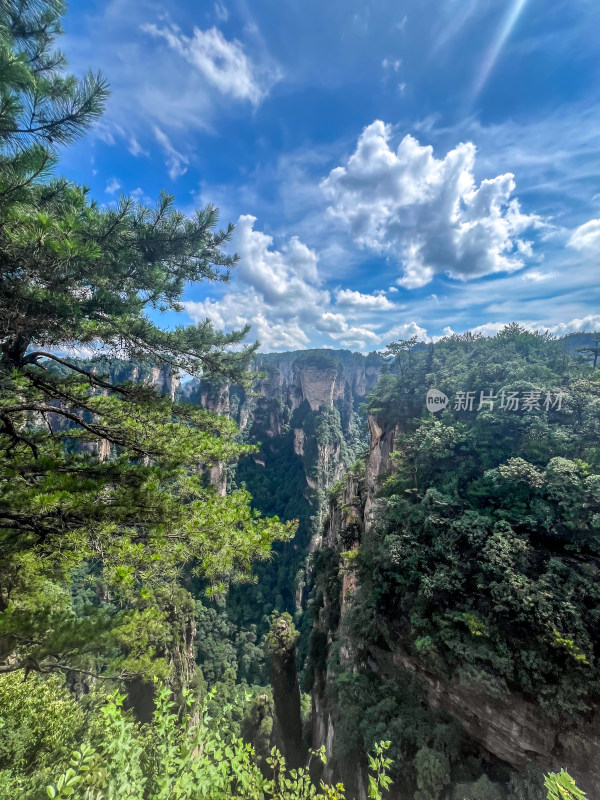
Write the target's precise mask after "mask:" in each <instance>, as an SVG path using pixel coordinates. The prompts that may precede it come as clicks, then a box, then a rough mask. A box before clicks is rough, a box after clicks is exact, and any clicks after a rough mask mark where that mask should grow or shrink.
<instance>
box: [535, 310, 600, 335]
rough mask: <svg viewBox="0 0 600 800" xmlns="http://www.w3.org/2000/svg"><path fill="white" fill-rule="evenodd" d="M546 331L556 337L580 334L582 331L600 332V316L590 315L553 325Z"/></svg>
mask: <svg viewBox="0 0 600 800" xmlns="http://www.w3.org/2000/svg"><path fill="white" fill-rule="evenodd" d="M546 330H548V331H550V333H553V334H555V335H556V336H564V335H565V334H566V333H579V332H580V331H598V330H600V314H588V315H587V316H585V317H581V318H576V319H572V320H570V321H569V322H559V323H558V324H557V325H551V326H550V327H549V328H546Z"/></svg>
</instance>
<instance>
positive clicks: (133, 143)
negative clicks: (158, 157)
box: [128, 136, 148, 158]
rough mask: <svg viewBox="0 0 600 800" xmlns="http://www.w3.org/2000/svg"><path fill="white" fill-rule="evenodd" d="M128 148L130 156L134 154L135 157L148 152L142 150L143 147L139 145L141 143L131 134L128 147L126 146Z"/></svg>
mask: <svg viewBox="0 0 600 800" xmlns="http://www.w3.org/2000/svg"><path fill="white" fill-rule="evenodd" d="M128 150H129V152H130V153H131V155H132V156H135V158H137V157H138V156H147V155H148V152H147V151H146V150H144V148H143V147H142V146H141V144H140V143H139V142H138V140H137V139H136V138H135V136H132V137H131V138H130V139H129V148H128Z"/></svg>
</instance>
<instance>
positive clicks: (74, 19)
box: [61, 0, 600, 351]
mask: <svg viewBox="0 0 600 800" xmlns="http://www.w3.org/2000/svg"><path fill="white" fill-rule="evenodd" d="M64 27H65V32H66V34H65V36H64V37H63V40H62V42H61V47H62V49H63V50H64V52H65V53H66V55H67V57H68V59H69V62H70V65H71V68H72V69H73V71H74V72H76V73H77V74H83V73H84V72H85V71H86V70H87V69H88V68H92V69H94V70H98V69H99V70H101V71H102V72H103V73H104V75H105V76H106V77H107V79H108V81H109V82H110V84H111V88H112V97H111V99H110V101H109V103H108V107H107V111H106V114H105V116H104V118H103V120H102V122H101V123H100V124H99V125H98V126H97V127H96V128H95V129H94V130H93V131H92V132H91V133H89V134H88V135H87V136H86V137H85V139H83V140H82V141H80V142H78V143H77V144H76V145H75V146H73V147H71V148H69V149H68V150H66V151H65V152H64V154H63V158H62V169H63V171H64V172H65V173H66V174H67V175H68V176H69V177H71V178H73V179H74V180H77V181H79V182H82V183H85V184H87V185H88V186H90V187H91V188H92V190H93V194H94V196H95V197H97V198H98V200H100V201H101V202H104V203H107V204H108V203H112V202H115V201H116V200H117V199H118V197H119V195H120V194H121V193H126V194H132V193H133V194H134V195H136V196H138V197H139V198H140V199H142V200H144V199H145V200H146V201H147V202H154V201H155V199H156V197H157V195H158V193H159V191H160V190H161V189H163V188H164V189H166V190H167V191H169V192H171V193H173V194H174V195H175V196H176V200H177V204H178V206H179V207H180V208H182V209H183V210H185V211H187V212H190V213H191V212H192V211H193V210H194V208H197V207H200V206H202V205H204V204H205V203H207V202H211V203H213V204H215V205H217V206H218V207H219V208H220V210H221V221H222V222H223V223H225V222H228V221H232V222H234V223H236V232H235V235H234V241H233V245H232V246H233V248H234V249H235V250H236V252H237V253H238V254H239V256H240V261H239V265H238V267H237V268H236V270H235V273H234V276H233V278H232V281H231V282H230V283H229V284H228V285H225V286H223V285H202V286H190V287H189V288H188V290H187V293H186V297H185V300H186V303H185V308H186V311H185V314H182V315H181V321H182V322H189V321H194V320H202V319H205V318H206V317H209V318H210V319H212V320H213V321H214V322H215V324H216V325H217V326H219V327H222V328H225V329H228V330H230V329H232V328H237V327H240V326H241V325H243V324H244V323H246V322H249V323H250V324H251V325H252V329H253V330H252V334H251V336H253V338H259V339H260V340H261V341H262V343H263V350H267V351H268V350H287V349H299V348H305V347H311V346H316V347H348V348H350V349H353V350H362V351H368V350H374V349H380V348H382V347H384V346H385V345H386V344H387V343H388V342H390V341H392V340H394V339H398V338H408V337H409V336H410V335H413V334H417V335H418V336H419V338H422V339H428V338H432V337H437V336H441V335H444V333H448V332H450V331H456V332H462V331H465V330H467V329H471V330H480V331H482V332H484V333H493V332H495V331H496V330H497V329H498V328H499V327H501V326H502V325H503V324H506V323H508V322H511V321H513V320H517V321H519V322H521V323H523V324H525V325H527V326H529V327H531V328H538V329H541V328H544V329H549V330H551V331H552V332H554V333H557V334H561V333H566V332H570V331H577V330H594V329H598V328H600V302H599V301H600V281H598V279H597V275H598V272H599V270H598V253H599V252H600V102H599V101H600V96H599V94H600V53H599V50H598V44H597V38H598V37H597V33H598V31H600V4H598V3H597V2H596V1H595V0H568V2H563V0H553V1H552V3H548V2H542V0H419V2H417V1H416V0H404V1H403V0H394V2H388V0H377V2H365V0H361V2H358V1H357V0H344V2H342V1H341V0H325V2H323V0H320V2H315V0H303V1H302V2H300V0H216V2H213V0H209V1H208V2H189V1H188V2H184V0H171V2H170V3H168V4H166V3H164V4H163V3H159V2H154V1H153V0H104V2H95V1H94V2H92V1H91V0H89V1H87V0H80V2H78V3H77V4H75V3H73V4H72V6H71V8H70V9H69V11H68V13H67V15H66V17H65V19H64ZM178 321H179V320H178ZM163 322H164V324H165V325H170V324H173V322H174V320H173V319H172V318H165V319H164V320H163Z"/></svg>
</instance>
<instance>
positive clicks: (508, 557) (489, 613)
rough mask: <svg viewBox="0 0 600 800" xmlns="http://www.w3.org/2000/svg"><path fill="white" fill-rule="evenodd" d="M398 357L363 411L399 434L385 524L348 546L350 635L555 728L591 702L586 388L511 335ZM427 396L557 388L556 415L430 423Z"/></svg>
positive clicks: (597, 448) (596, 386) (562, 356)
mask: <svg viewBox="0 0 600 800" xmlns="http://www.w3.org/2000/svg"><path fill="white" fill-rule="evenodd" d="M410 358H411V362H410V367H409V363H408V356H407V357H406V358H405V360H404V362H403V364H402V373H401V375H400V374H396V373H395V372H394V367H393V365H392V367H391V369H390V372H389V373H388V374H387V375H386V376H385V380H384V381H382V383H381V384H380V385H379V386H378V387H377V388H376V390H375V391H374V393H373V395H372V396H371V398H370V401H369V404H370V407H371V410H372V412H373V413H375V414H377V415H379V419H380V421H381V423H382V424H383V425H384V426H385V425H392V424H393V425H398V426H399V431H400V432H399V434H398V435H397V438H396V443H395V449H396V453H395V454H394V462H395V465H396V472H395V474H393V475H392V477H391V478H389V479H388V481H387V482H386V484H385V485H384V486H382V497H383V499H384V503H385V508H384V512H383V514H381V515H380V517H379V520H378V526H377V528H376V530H375V531H374V532H373V534H372V535H371V536H370V537H369V539H368V541H366V542H364V543H363V544H362V546H361V551H360V553H361V555H360V556H359V561H361V562H362V569H361V571H360V587H361V588H360V591H359V593H358V594H357V595H356V603H355V609H354V612H355V616H354V628H353V629H354V631H355V634H356V635H358V636H365V637H366V638H367V639H369V640H370V641H375V640H376V639H377V637H378V636H380V635H382V636H383V637H384V638H386V639H387V640H388V641H389V642H390V643H391V642H393V646H394V647H400V648H401V649H402V650H404V651H405V652H407V653H409V654H410V655H412V656H414V657H416V658H418V659H420V660H421V661H423V662H425V663H426V664H427V665H428V666H429V667H430V668H431V669H433V670H434V671H437V672H439V673H440V674H443V675H445V676H447V677H450V676H452V677H454V678H455V679H457V680H459V681H462V682H464V683H465V684H468V685H477V686H479V687H480V688H481V689H483V690H484V691H486V692H489V693H491V694H501V693H503V692H506V691H507V690H512V691H518V692H521V693H523V694H525V695H526V696H528V697H529V698H530V699H532V700H534V701H536V702H537V703H539V704H540V705H541V706H542V708H543V709H544V711H546V713H548V714H550V715H553V716H555V717H556V716H559V715H562V716H564V717H569V716H573V715H574V714H576V713H577V712H578V711H585V710H586V709H587V708H588V706H589V701H590V700H589V699H590V698H591V697H592V696H594V695H595V694H596V693H597V691H598V690H599V689H600V684H599V683H598V673H597V670H596V669H595V667H594V665H595V664H597V659H598V656H599V655H600V654H599V652H598V642H599V641H600V629H599V628H598V619H599V616H598V613H599V609H600V592H599V590H598V580H597V565H596V561H597V555H598V553H599V552H600V538H599V520H600V500H599V495H598V491H597V486H598V485H599V482H600V424H599V419H600V383H599V382H598V380H597V376H596V374H595V373H594V372H593V370H591V368H590V367H589V366H588V365H586V364H583V363H580V362H577V361H575V360H573V359H572V358H570V357H569V355H568V353H567V352H566V351H565V350H564V347H563V345H562V343H561V342H560V341H554V340H552V339H550V338H549V337H547V336H541V335H537V334H531V333H528V332H526V331H523V330H522V329H520V328H518V326H512V327H509V328H507V329H505V330H504V331H502V332H501V333H500V334H498V336H496V337H494V338H492V339H477V338H472V337H471V338H469V337H466V338H465V337H462V338H461V337H450V338H448V339H445V340H442V341H441V342H439V343H438V344H436V345H435V346H434V347H433V348H430V349H426V350H423V351H422V352H418V351H416V350H415V349H412V351H411V353H410ZM432 385H435V386H436V387H438V388H440V389H441V390H442V391H444V392H445V393H446V394H447V395H448V396H453V395H455V394H456V392H458V391H466V390H471V389H473V390H483V391H485V392H486V393H487V392H488V391H489V390H490V389H491V390H492V391H493V393H494V394H496V395H499V394H500V393H501V392H502V391H503V390H504V391H506V392H508V391H521V392H524V391H537V392H540V393H541V394H542V397H543V396H544V392H545V391H550V390H552V391H557V390H558V389H559V388H560V390H561V392H562V393H563V400H562V408H561V409H560V410H558V409H548V410H545V409H544V408H543V406H542V405H540V406H539V408H537V409H532V410H530V411H527V410H523V409H522V408H521V409H519V410H517V411H507V410H503V409H501V408H500V407H499V405H498V402H497V403H496V404H495V406H494V408H493V409H490V408H488V407H487V406H484V407H483V408H482V409H480V410H479V411H478V412H477V411H475V410H473V411H472V412H469V411H463V410H456V409H455V408H453V407H448V408H447V409H446V410H445V411H443V412H442V413H441V414H440V415H439V416H438V415H435V416H434V415H432V414H430V413H429V412H427V411H426V410H425V403H424V396H425V393H426V391H427V388H428V386H432ZM375 620H376V622H375ZM398 630H401V631H402V634H401V636H400V637H398Z"/></svg>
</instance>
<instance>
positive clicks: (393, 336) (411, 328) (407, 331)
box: [379, 322, 429, 344]
mask: <svg viewBox="0 0 600 800" xmlns="http://www.w3.org/2000/svg"><path fill="white" fill-rule="evenodd" d="M413 336H416V337H417V339H418V340H419V341H420V342H426V341H427V340H428V338H429V337H428V336H427V331H426V329H425V328H422V327H421V326H420V325H417V323H416V322H404V323H402V324H401V325H395V326H394V327H393V328H390V330H389V331H387V332H386V333H385V334H383V335H382V336H380V337H379V338H380V341H384V340H385V342H386V344H389V343H390V342H396V341H398V340H399V339H410V338H411V337H413Z"/></svg>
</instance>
